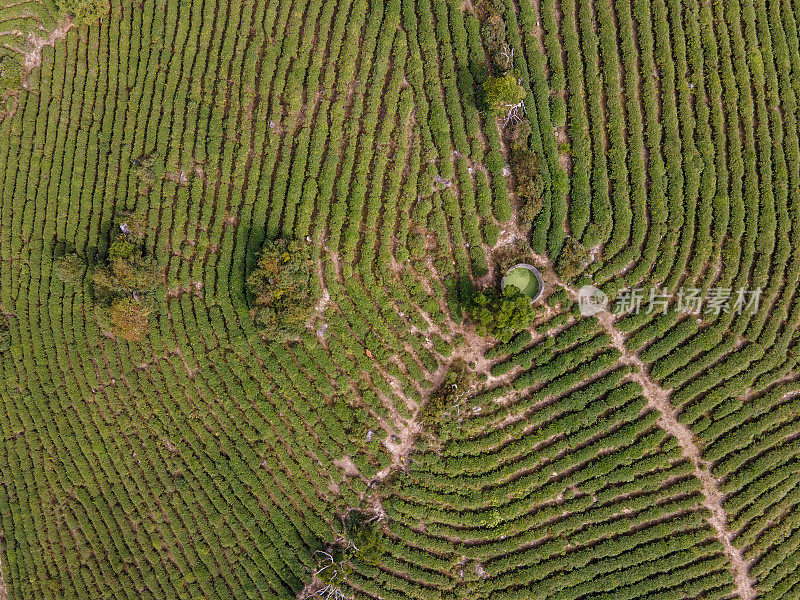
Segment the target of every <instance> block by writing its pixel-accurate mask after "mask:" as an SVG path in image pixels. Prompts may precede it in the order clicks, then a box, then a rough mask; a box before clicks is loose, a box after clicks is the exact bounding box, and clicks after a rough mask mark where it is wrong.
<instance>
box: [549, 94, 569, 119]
mask: <svg viewBox="0 0 800 600" xmlns="http://www.w3.org/2000/svg"><path fill="white" fill-rule="evenodd" d="M550 120H551V121H552V123H553V127H563V126H564V124H565V123H566V122H567V103H566V102H564V98H562V97H561V96H553V97H552V98H550Z"/></svg>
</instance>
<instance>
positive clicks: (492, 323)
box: [467, 285, 536, 343]
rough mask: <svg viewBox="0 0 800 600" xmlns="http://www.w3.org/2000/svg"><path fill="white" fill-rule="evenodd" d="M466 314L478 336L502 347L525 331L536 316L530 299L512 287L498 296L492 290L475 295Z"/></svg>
mask: <svg viewBox="0 0 800 600" xmlns="http://www.w3.org/2000/svg"><path fill="white" fill-rule="evenodd" d="M467 311H468V313H469V315H470V317H471V318H472V320H473V322H474V323H475V330H476V331H477V332H478V334H479V335H484V336H485V335H491V336H493V337H495V338H497V339H498V340H500V341H501V342H504V343H505V342H508V341H510V340H511V338H512V337H514V335H516V334H517V333H519V332H520V331H522V330H524V329H528V328H529V327H530V326H531V323H532V322H533V319H534V317H535V316H536V308H534V307H533V305H532V304H531V299H530V298H528V297H527V296H526V295H525V294H523V293H522V292H521V291H520V290H519V288H517V287H516V286H513V285H509V286H506V288H505V289H504V290H503V291H502V292H500V291H498V290H497V289H495V288H489V289H486V290H484V291H482V292H479V293H478V294H476V295H475V296H474V298H473V299H472V302H471V303H470V304H469V306H468V308H467Z"/></svg>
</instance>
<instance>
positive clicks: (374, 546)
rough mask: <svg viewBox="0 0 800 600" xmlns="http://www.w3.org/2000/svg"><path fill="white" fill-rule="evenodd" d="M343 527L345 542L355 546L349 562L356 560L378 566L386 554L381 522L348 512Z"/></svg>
mask: <svg viewBox="0 0 800 600" xmlns="http://www.w3.org/2000/svg"><path fill="white" fill-rule="evenodd" d="M344 526H345V535H346V536H347V540H348V541H349V542H350V543H351V544H352V545H353V546H355V549H353V552H352V554H351V560H352V559H356V558H357V559H359V560H362V561H364V562H365V563H367V564H370V565H376V564H378V563H379V562H380V560H381V557H382V556H383V555H384V553H385V552H386V537H385V535H384V533H383V527H382V526H381V521H380V520H379V519H377V518H375V516H374V515H367V514H365V513H362V512H361V511H359V510H350V511H349V512H348V513H347V516H346V517H345V521H344Z"/></svg>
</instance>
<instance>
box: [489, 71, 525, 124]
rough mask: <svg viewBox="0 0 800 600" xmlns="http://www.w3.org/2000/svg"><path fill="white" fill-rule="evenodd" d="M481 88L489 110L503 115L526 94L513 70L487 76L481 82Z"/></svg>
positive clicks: (520, 101) (517, 104)
mask: <svg viewBox="0 0 800 600" xmlns="http://www.w3.org/2000/svg"><path fill="white" fill-rule="evenodd" d="M483 90H484V91H485V92H486V103H487V104H488V105H489V110H491V111H492V112H494V113H496V114H498V115H505V114H506V113H508V111H509V110H510V109H512V108H513V107H515V106H519V105H520V104H521V103H522V101H523V100H525V96H527V92H526V91H525V88H524V87H522V86H521V85H520V84H519V74H518V73H516V72H514V71H507V72H506V73H505V74H503V75H500V76H498V77H489V78H488V79H487V80H486V81H484V82H483Z"/></svg>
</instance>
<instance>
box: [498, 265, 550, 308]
mask: <svg viewBox="0 0 800 600" xmlns="http://www.w3.org/2000/svg"><path fill="white" fill-rule="evenodd" d="M507 285H513V286H514V287H516V288H518V289H519V290H520V291H521V292H522V293H523V294H525V295H526V296H527V297H528V298H530V299H531V300H536V299H537V298H538V297H539V295H540V294H541V293H542V274H541V273H540V272H539V269H537V268H536V267H534V266H533V265H526V264H517V265H514V266H513V267H511V268H510V269H509V270H508V272H507V273H506V275H505V277H503V281H502V283H501V287H502V288H503V289H505V287H506V286H507Z"/></svg>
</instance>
